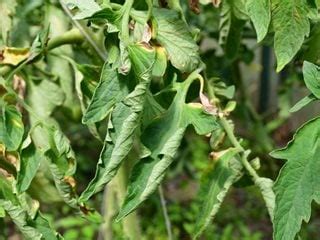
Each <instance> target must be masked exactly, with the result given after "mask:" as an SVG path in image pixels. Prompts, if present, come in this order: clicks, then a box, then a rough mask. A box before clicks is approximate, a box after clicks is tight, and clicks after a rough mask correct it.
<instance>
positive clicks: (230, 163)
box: [194, 148, 242, 238]
mask: <svg viewBox="0 0 320 240" xmlns="http://www.w3.org/2000/svg"><path fill="white" fill-rule="evenodd" d="M237 152H238V151H237V150H236V149H234V148H230V149H228V150H226V151H225V152H223V154H222V155H221V156H220V157H219V158H218V159H217V160H215V161H216V162H215V164H214V167H213V169H210V171H208V173H207V174H206V175H205V176H204V177H203V182H202V183H201V189H200V193H199V196H200V198H202V202H201V210H200V213H199V214H198V217H197V222H196V227H195V231H194V238H197V237H199V236H200V234H201V233H202V232H203V230H204V229H205V228H206V227H207V226H208V224H209V223H210V221H211V220H212V219H213V218H214V216H215V215H216V214H217V212H218V210H219V208H220V206H221V204H222V202H223V200H224V198H225V196H226V194H227V192H228V191H229V189H230V187H231V186H232V184H233V183H235V182H236V181H238V180H239V179H240V177H241V176H242V165H241V163H240V161H239V159H236V158H234V156H235V154H237Z"/></svg>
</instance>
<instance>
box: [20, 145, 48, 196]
mask: <svg viewBox="0 0 320 240" xmlns="http://www.w3.org/2000/svg"><path fill="white" fill-rule="evenodd" d="M42 159H43V155H42V154H41V153H40V152H39V151H38V150H37V149H36V147H35V145H34V144H33V143H32V142H30V143H29V145H28V146H27V147H25V148H24V149H22V151H21V154H20V169H19V171H18V175H17V190H18V192H24V191H26V190H27V189H28V188H29V186H30V184H31V181H32V180H33V178H34V177H35V175H36V173H37V171H38V169H39V167H40V162H41V160H42Z"/></svg>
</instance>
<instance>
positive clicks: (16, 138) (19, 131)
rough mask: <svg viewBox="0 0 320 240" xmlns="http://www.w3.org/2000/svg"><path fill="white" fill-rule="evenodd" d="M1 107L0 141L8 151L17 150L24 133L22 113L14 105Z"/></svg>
mask: <svg viewBox="0 0 320 240" xmlns="http://www.w3.org/2000/svg"><path fill="white" fill-rule="evenodd" d="M0 109H1V112H0V143H1V144H4V146H5V148H6V150H7V151H14V150H17V149H18V147H19V146H20V143H21V141H22V137H23V133H24V126H23V122H22V116H21V113H20V112H18V110H17V109H16V107H14V106H1V108H0Z"/></svg>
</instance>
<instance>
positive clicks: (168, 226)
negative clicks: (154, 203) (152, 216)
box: [158, 185, 173, 240]
mask: <svg viewBox="0 0 320 240" xmlns="http://www.w3.org/2000/svg"><path fill="white" fill-rule="evenodd" d="M158 190H159V196H160V203H161V207H162V211H163V217H164V220H165V223H166V229H167V233H168V240H172V239H173V237H172V230H171V222H170V218H169V215H168V210H167V205H166V199H165V198H164V194H163V190H162V186H161V185H160V186H159V188H158Z"/></svg>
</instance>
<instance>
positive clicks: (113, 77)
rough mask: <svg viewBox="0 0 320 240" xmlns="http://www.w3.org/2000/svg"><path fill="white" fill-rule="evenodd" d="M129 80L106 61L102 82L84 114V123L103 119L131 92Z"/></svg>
mask: <svg viewBox="0 0 320 240" xmlns="http://www.w3.org/2000/svg"><path fill="white" fill-rule="evenodd" d="M127 80H128V79H127V78H125V77H123V76H122V75H120V74H118V73H117V71H116V70H115V69H112V68H111V67H110V66H108V64H107V63H106V64H105V65H104V67H103V69H102V73H101V78H100V82H99V84H98V86H97V87H96V90H95V92H94V94H93V97H92V99H91V102H90V104H89V106H88V108H87V110H86V112H85V114H84V116H83V120H82V121H83V123H85V124H88V123H95V122H99V121H101V120H103V119H104V118H105V117H106V116H107V115H108V114H109V113H110V110H111V109H112V107H113V106H114V105H115V104H116V103H117V102H119V101H121V100H122V99H123V98H124V97H125V96H126V95H127V94H128V93H129V89H128V83H127V82H126V81H127Z"/></svg>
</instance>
